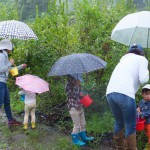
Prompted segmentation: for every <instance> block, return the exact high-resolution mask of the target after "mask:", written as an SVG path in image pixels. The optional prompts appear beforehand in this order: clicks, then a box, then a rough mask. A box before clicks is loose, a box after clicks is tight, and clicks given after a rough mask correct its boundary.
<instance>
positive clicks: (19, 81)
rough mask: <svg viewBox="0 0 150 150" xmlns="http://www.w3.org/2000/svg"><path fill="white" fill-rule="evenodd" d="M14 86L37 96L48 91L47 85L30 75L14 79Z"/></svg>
mask: <svg viewBox="0 0 150 150" xmlns="http://www.w3.org/2000/svg"><path fill="white" fill-rule="evenodd" d="M16 85H18V86H20V87H21V88H23V89H24V90H26V91H30V92H34V93H39V94H41V93H43V92H47V91H49V83H47V82H46V81H44V80H43V79H41V78H39V77H38V76H33V75H30V74H26V75H24V76H20V77H16Z"/></svg>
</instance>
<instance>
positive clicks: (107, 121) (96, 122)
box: [86, 112, 114, 134]
mask: <svg viewBox="0 0 150 150" xmlns="http://www.w3.org/2000/svg"><path fill="white" fill-rule="evenodd" d="M113 124H114V119H113V118H112V115H111V113H110V112H105V113H104V114H103V115H100V114H98V113H97V114H92V115H91V116H90V117H88V119H87V125H86V128H87V131H88V132H93V133H95V134H97V133H102V132H110V131H113Z"/></svg>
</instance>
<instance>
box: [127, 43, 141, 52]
mask: <svg viewBox="0 0 150 150" xmlns="http://www.w3.org/2000/svg"><path fill="white" fill-rule="evenodd" d="M133 50H139V51H141V52H143V48H142V46H141V45H138V44H134V45H132V46H131V47H130V48H129V51H130V52H131V51H133Z"/></svg>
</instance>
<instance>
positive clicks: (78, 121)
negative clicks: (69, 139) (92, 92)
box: [69, 108, 86, 133]
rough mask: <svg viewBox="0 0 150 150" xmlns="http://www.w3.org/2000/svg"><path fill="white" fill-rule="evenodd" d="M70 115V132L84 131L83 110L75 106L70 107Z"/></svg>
mask: <svg viewBox="0 0 150 150" xmlns="http://www.w3.org/2000/svg"><path fill="white" fill-rule="evenodd" d="M69 113H70V115H71V119H72V121H73V124H74V127H73V131H72V133H79V132H81V131H85V125H86V122H85V116H84V110H83V109H81V110H77V109H75V108H71V110H70V111H69Z"/></svg>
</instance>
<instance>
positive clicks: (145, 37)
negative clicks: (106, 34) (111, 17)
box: [111, 11, 150, 48]
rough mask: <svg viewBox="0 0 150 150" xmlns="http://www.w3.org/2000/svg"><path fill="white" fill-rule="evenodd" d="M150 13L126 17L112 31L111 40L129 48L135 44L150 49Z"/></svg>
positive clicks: (143, 12) (139, 13)
mask: <svg viewBox="0 0 150 150" xmlns="http://www.w3.org/2000/svg"><path fill="white" fill-rule="evenodd" d="M149 36H150V11H141V12H137V13H133V14H129V15H127V16H125V17H124V18H123V19H121V20H120V21H119V23H118V24H117V25H116V26H115V28H114V29H113V31H112V34H111V39H112V40H114V41H117V42H119V43H122V44H125V45H127V46H130V45H133V44H134V43H137V44H140V45H142V47H144V48H149V47H150V37H149Z"/></svg>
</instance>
